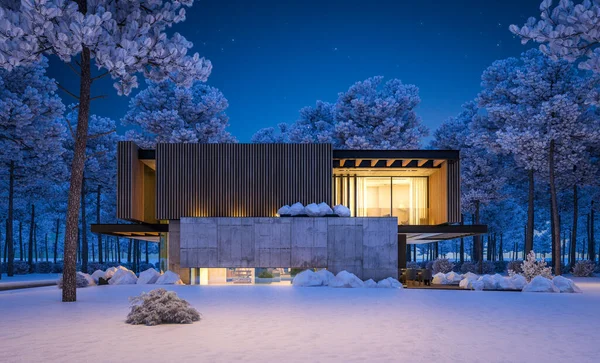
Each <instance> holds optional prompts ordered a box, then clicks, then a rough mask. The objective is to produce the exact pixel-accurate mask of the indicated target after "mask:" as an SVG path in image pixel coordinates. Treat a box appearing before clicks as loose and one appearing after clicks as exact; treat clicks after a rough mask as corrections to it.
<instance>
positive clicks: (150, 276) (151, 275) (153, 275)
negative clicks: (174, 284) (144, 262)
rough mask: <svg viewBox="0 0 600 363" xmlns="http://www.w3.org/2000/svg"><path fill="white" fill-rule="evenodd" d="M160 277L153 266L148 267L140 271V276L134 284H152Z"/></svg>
mask: <svg viewBox="0 0 600 363" xmlns="http://www.w3.org/2000/svg"><path fill="white" fill-rule="evenodd" d="M159 277H160V273H159V272H158V271H156V270H155V269H153V268H149V269H146V270H144V271H143V272H141V273H140V277H139V278H138V279H137V281H136V284H138V285H142V284H154V283H156V280H158V278H159Z"/></svg>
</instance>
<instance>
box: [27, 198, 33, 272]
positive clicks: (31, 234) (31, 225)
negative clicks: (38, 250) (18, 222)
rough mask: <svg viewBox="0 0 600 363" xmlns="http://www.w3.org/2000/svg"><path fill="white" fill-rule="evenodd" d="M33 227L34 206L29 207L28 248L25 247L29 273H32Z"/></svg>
mask: <svg viewBox="0 0 600 363" xmlns="http://www.w3.org/2000/svg"><path fill="white" fill-rule="evenodd" d="M34 225H35V206H34V205H33V204H32V205H31V222H30V225H29V246H27V250H28V253H27V262H28V263H29V273H33V226H34Z"/></svg>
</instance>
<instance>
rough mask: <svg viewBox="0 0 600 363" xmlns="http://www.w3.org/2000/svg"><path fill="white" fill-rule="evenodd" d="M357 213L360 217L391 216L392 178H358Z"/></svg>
mask: <svg viewBox="0 0 600 363" xmlns="http://www.w3.org/2000/svg"><path fill="white" fill-rule="evenodd" d="M356 188H357V195H356V196H357V205H356V207H357V208H356V214H357V216H359V217H389V216H391V213H392V211H391V207H392V178H389V177H358V178H357V186H356Z"/></svg>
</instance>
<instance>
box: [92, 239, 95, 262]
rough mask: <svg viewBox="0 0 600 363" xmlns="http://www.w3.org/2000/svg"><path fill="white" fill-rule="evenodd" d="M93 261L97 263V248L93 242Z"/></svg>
mask: <svg viewBox="0 0 600 363" xmlns="http://www.w3.org/2000/svg"><path fill="white" fill-rule="evenodd" d="M92 261H96V246H94V243H93V242H92Z"/></svg>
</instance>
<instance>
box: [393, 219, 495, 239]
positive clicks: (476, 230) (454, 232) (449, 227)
mask: <svg viewBox="0 0 600 363" xmlns="http://www.w3.org/2000/svg"><path fill="white" fill-rule="evenodd" d="M487 231H488V228H487V226H486V225H483V224H470V225H456V224H442V225H435V226H427V225H425V226H417V225H410V226H398V233H399V234H405V235H406V243H409V244H418V243H430V242H437V241H446V240H450V239H456V238H464V237H471V236H476V235H481V234H486V233H487Z"/></svg>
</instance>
